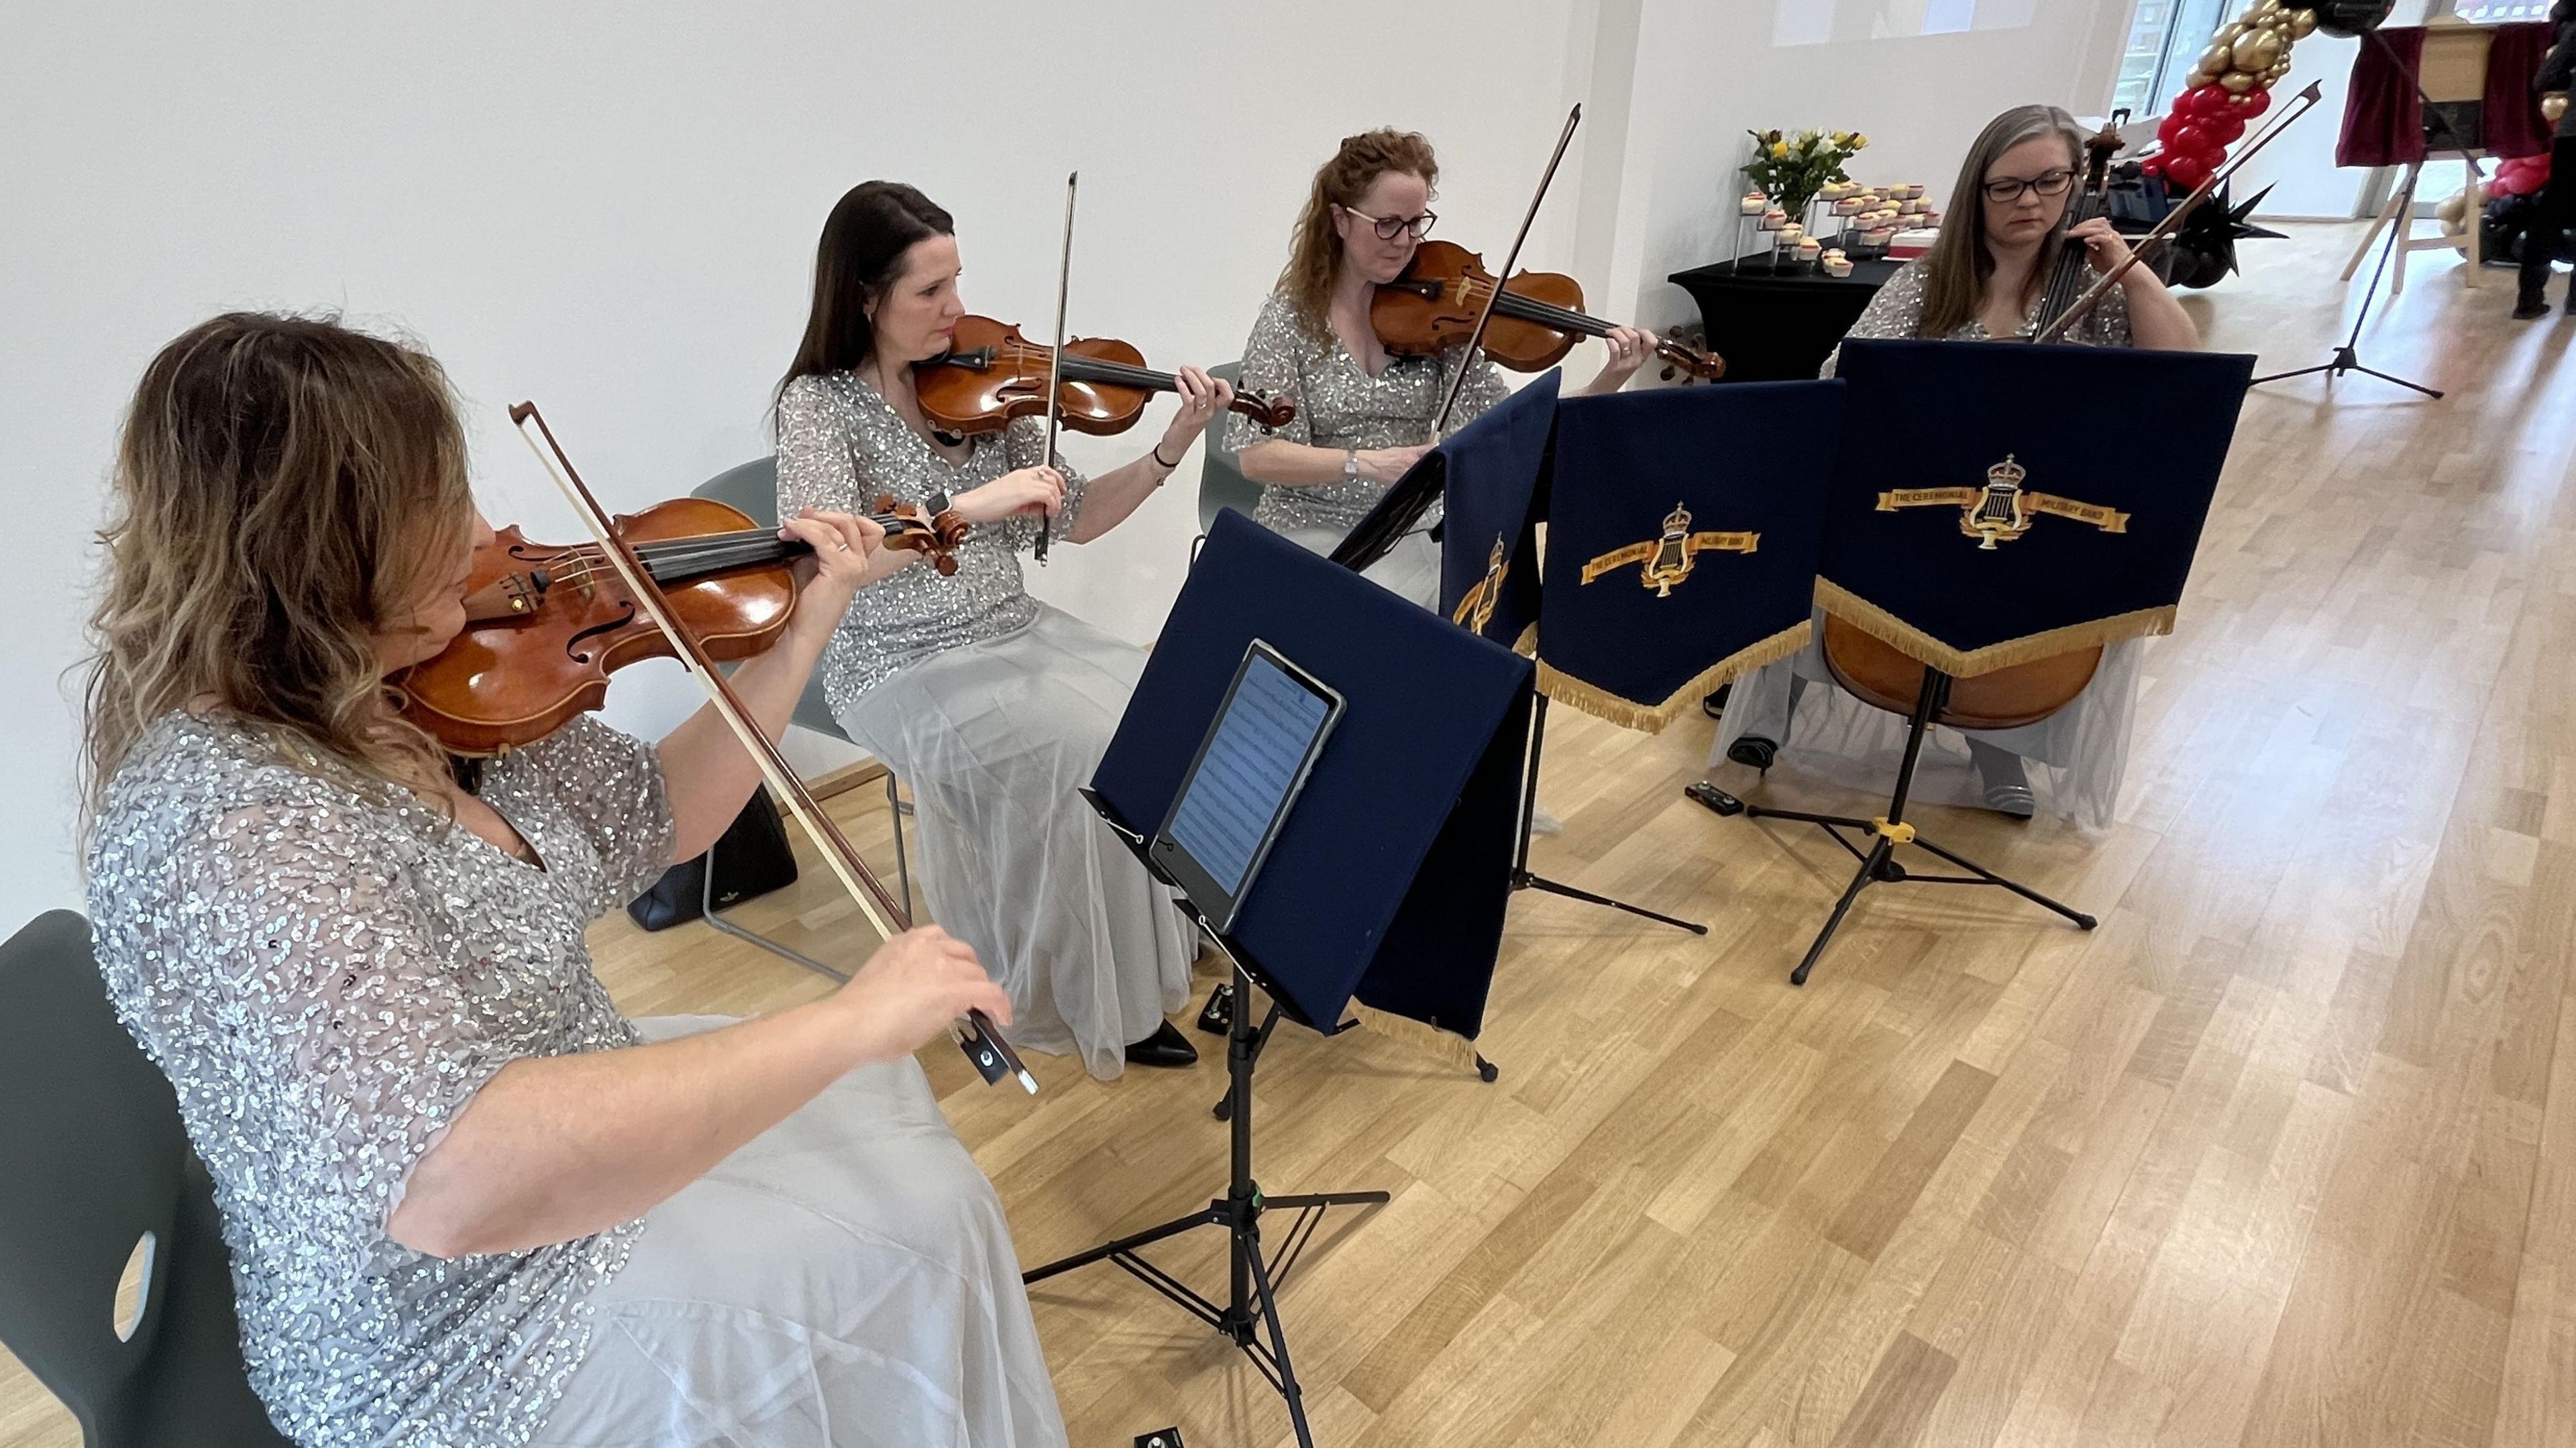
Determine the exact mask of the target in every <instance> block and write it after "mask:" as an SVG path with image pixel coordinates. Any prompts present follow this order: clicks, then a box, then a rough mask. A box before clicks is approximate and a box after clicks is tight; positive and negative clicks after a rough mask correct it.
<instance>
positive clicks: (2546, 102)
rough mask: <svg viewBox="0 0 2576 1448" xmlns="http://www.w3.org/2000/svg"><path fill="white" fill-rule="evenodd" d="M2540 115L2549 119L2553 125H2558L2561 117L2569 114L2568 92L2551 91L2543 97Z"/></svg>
mask: <svg viewBox="0 0 2576 1448" xmlns="http://www.w3.org/2000/svg"><path fill="white" fill-rule="evenodd" d="M2540 113H2541V114H2542V115H2544V116H2546V117H2548V118H2549V120H2550V122H2551V124H2553V125H2554V124H2556V123H2557V120H2558V118H2559V117H2560V116H2563V115H2565V114H2567V92H2565V91H2551V92H2550V93H2549V94H2547V95H2545V96H2542V97H2541V98H2540Z"/></svg>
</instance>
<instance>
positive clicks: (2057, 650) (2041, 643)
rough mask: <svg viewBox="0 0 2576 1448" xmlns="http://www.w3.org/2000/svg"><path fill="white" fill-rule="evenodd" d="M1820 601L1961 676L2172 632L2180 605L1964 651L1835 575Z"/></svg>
mask: <svg viewBox="0 0 2576 1448" xmlns="http://www.w3.org/2000/svg"><path fill="white" fill-rule="evenodd" d="M1816 602H1817V603H1818V604H1819V605H1820V606H1822V607H1823V609H1824V610H1825V612H1827V613H1830V614H1832V615H1833V616H1834V617H1836V618H1838V619H1841V620H1842V621H1843V622H1845V623H1847V624H1850V625H1851V626H1852V627H1854V628H1856V629H1859V630H1860V631H1861V632H1862V633H1865V634H1868V635H1869V636H1870V637H1872V638H1875V639H1877V640H1879V641H1880V642H1882V643H1884V644H1886V645H1888V646H1889V647H1891V648H1893V649H1895V650H1896V651H1897V652H1898V653H1901V654H1903V655H1905V656H1906V657H1907V658H1910V659H1913V660H1914V661H1916V662H1917V663H1922V664H1928V665H1930V666H1931V667H1933V668H1936V669H1939V670H1940V671H1941V672H1943V673H1945V674H1948V675H1950V676H1951V677H1953V678H1959V679H1968V678H1974V677H1976V676H1977V675H1979V674H1991V673H1993V672H1994V671H1995V670H1997V669H2008V668H2011V667H2012V666H2013V665H2015V664H2026V663H2029V662H2030V661H2031V660H2033V659H2046V658H2054V657H2055V656H2057V655H2059V654H2068V653H2073V652H2074V651H2076V650H2077V649H2089V648H2094V647H2096V646H2098V645H2102V644H2115V643H2118V642H2120V641H2121V640H2123V639H2134V638H2144V637H2146V636H2147V635H2149V634H2169V633H2172V632H2173V628H2174V606H2173V605H2172V604H2170V603H2168V604H2166V605H2164V606H2163V607H2161V608H2142V609H2139V610H2137V611H2136V612H2134V613H2123V614H2114V615H2113V616H2111V617H2109V618H2097V619H2095V620H2093V621H2092V622H2091V623H2076V624H2068V625H2067V626H2066V627H2064V628H2053V629H2050V630H2048V631H2047V632H2045V633H2035V634H2026V635H2024V636H2023V637H2021V638H2017V639H2006V640H2004V641H2003V642H2002V643H1997V644H1988V645H1986V646H1985V647H1984V648H1981V649H1965V650H1962V649H1954V648H1952V647H1950V646H1949V645H1948V644H1945V643H1943V642H1941V641H1940V640H1939V639H1936V638H1934V637H1932V636H1931V635H1930V634H1928V633H1925V632H1924V631H1923V630H1921V629H1919V628H1916V627H1915V626H1914V625H1912V624H1910V623H1907V622H1906V621H1905V620H1903V619H1901V618H1898V617H1897V616H1896V615H1894V614H1892V613H1889V612H1888V611H1887V610H1886V609H1883V608H1881V607H1879V606H1878V605H1877V604H1874V603H1872V602H1870V601H1869V600H1868V599H1865V598H1863V597H1861V596H1860V595H1859V594H1857V593H1854V592H1852V591H1851V590H1850V589H1848V588H1845V587H1843V586H1842V585H1841V584H1839V583H1835V582H1833V581H1832V580H1830V579H1826V578H1818V579H1817V580H1816Z"/></svg>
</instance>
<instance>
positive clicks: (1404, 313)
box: [1369, 241, 1726, 382]
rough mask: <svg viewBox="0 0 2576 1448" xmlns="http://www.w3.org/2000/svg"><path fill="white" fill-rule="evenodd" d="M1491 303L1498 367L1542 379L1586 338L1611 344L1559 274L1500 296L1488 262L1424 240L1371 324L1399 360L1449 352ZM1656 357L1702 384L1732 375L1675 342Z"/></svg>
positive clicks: (1577, 289)
mask: <svg viewBox="0 0 2576 1448" xmlns="http://www.w3.org/2000/svg"><path fill="white" fill-rule="evenodd" d="M1489 297H1491V298H1493V303H1494V316H1493V320H1492V321H1490V322H1487V323H1486V324H1485V335H1484V339H1483V342H1482V346H1483V348H1484V352H1485V355H1486V356H1487V357H1490V358H1492V359H1493V361H1494V364H1495V365H1496V366H1498V367H1508V368H1510V369H1511V370H1513V371H1514V372H1538V371H1543V370H1545V369H1546V368H1549V367H1553V366H1555V365H1556V364H1557V363H1559V362H1562V361H1564V360H1565V354H1566V353H1568V352H1571V351H1573V350H1574V344H1575V342H1576V341H1578V340H1579V339H1581V338H1584V337H1606V336H1608V335H1609V334H1610V324H1609V323H1608V322H1605V321H1602V320H1601V319H1600V318H1598V317H1590V316H1586V315H1584V312H1583V288H1582V286H1581V285H1580V284H1579V283H1577V282H1576V281H1575V280H1574V278H1572V277H1570V276H1566V275H1564V274H1562V273H1559V272H1534V271H1524V272H1521V273H1519V274H1518V275H1516V276H1514V277H1513V278H1512V279H1511V281H1510V282H1508V283H1506V284H1504V286H1503V288H1502V294H1501V295H1500V296H1498V297H1497V296H1495V293H1494V275H1493V273H1491V272H1489V271H1487V270H1485V261H1484V258H1483V257H1480V256H1478V255H1477V254H1476V253H1474V252H1472V251H1469V250H1467V249H1466V248H1465V247H1463V246H1459V245H1457V244H1456V243H1455V242H1447V241H1426V242H1424V243H1422V245H1421V246H1419V247H1417V248H1415V250H1414V253H1413V260H1412V261H1410V262H1408V263H1406V265H1405V268H1404V274H1403V275H1402V276H1399V277H1397V278H1396V279H1395V280H1394V281H1391V282H1381V283H1379V284H1378V288H1377V296H1376V298H1375V299H1374V300H1372V301H1371V302H1370V303H1369V325H1370V327H1372V328H1373V329H1374V330H1375V331H1376V332H1377V339H1378V341H1379V342H1381V343H1383V344H1384V345H1385V347H1386V350H1388V351H1389V352H1392V353H1395V354H1396V355H1398V356H1425V355H1432V354H1437V353H1441V352H1446V351H1448V350H1449V349H1450V348H1452V347H1455V346H1458V345H1459V344H1461V343H1463V342H1465V341H1466V340H1467V338H1468V335H1469V334H1470V333H1472V332H1474V331H1475V330H1476V318H1477V316H1478V314H1479V313H1481V312H1482V311H1483V310H1484V308H1485V302H1486V299H1487V298H1489ZM1655 355H1656V356H1658V357H1661V358H1663V359H1664V361H1665V362H1666V363H1667V364H1669V367H1670V369H1672V370H1668V371H1667V372H1666V373H1665V374H1664V375H1665V376H1667V377H1670V376H1672V375H1673V371H1679V372H1683V373H1687V374H1689V375H1690V376H1692V377H1695V378H1698V379H1699V380H1701V381H1703V382H1710V381H1715V380H1716V379H1718V378H1720V377H1723V376H1725V375H1726V361H1725V359H1724V358H1722V357H1719V356H1718V355H1717V354H1716V353H1714V352H1704V351H1702V350H1700V349H1699V348H1697V347H1693V346H1691V345H1690V344H1688V343H1686V342H1681V341H1677V340H1675V339H1673V338H1671V337H1658V338H1656V339H1655Z"/></svg>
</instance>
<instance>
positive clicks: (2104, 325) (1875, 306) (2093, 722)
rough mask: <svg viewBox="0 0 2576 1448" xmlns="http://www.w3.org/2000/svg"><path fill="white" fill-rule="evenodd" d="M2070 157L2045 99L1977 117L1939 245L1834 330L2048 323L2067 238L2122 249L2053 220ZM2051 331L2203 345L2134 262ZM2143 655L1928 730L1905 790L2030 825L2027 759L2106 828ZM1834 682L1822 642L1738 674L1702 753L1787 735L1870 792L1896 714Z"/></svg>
mask: <svg viewBox="0 0 2576 1448" xmlns="http://www.w3.org/2000/svg"><path fill="white" fill-rule="evenodd" d="M2083 158H2084V131H2083V129H2082V128H2081V127H2079V126H2077V125H2076V123H2075V118H2074V117H2072V116H2070V115H2068V114H2067V113H2066V112H2064V111H2062V110H2059V109H2058V108H2057V107H2055V106H2016V107H2014V108H2013V109H2012V110H2009V111H2006V112H2004V113H2003V114H2002V115H2000V116H1997V117H1995V118H1994V119H1993V120H1992V121H1990V122H1988V123H1987V125H1986V128H1985V130H1984V131H1983V132H1981V133H1979V135H1978V136H1977V140H1976V143H1975V144H1974V145H1972V146H1970V147H1969V148H1968V156H1967V159H1966V161H1965V162H1964V163H1963V164H1962V165H1961V166H1960V168H1959V180H1958V184H1957V185H1956V186H1955V187H1954V188H1953V189H1952V190H1951V193H1950V214H1949V218H1948V219H1947V221H1945V222H1944V224H1943V225H1942V227H1941V239H1940V240H1939V241H1937V242H1935V243H1933V246H1932V250H1931V251H1930V252H1929V253H1927V254H1926V255H1924V256H1922V257H1920V258H1917V259H1916V260H1914V261H1910V262H1907V263H1906V264H1905V265H1904V266H1902V267H1900V268H1898V269H1897V272H1896V275H1894V276H1892V277H1890V278H1888V280H1887V284H1886V285H1885V286H1883V287H1881V288H1879V290H1878V294H1877V295H1876V296H1875V297H1872V298H1871V299H1870V303H1869V308H1868V310H1866V311H1864V312H1862V313H1861V315H1860V320H1859V321H1857V322H1854V323H1853V324H1852V328H1851V331H1850V332H1848V333H1846V334H1845V335H1846V336H1850V337H1917V338H1930V339H1934V340H1948V341H1978V340H1983V339H1988V338H1996V337H2004V338H2011V337H2029V336H2031V335H2032V334H2034V333H2035V332H2037V331H2038V329H2039V328H2040V327H2041V326H2043V325H2045V324H2046V323H2047V322H2049V321H2051V320H2053V319H2052V318H2046V317H2042V316H2040V315H2038V312H2039V308H2040V305H2041V296H2042V294H2043V293H2044V292H2045V291H2046V290H2047V288H2048V274H2049V272H2050V271H2051V270H2052V269H2053V268H2054V266H2055V263H2056V260H2057V258H2058V256H2059V255H2061V254H2062V249H2063V244H2064V243H2065V242H2067V241H2070V240H2072V241H2080V242H2082V243H2083V244H2084V253H2085V260H2086V261H2087V262H2089V263H2090V264H2091V265H2092V267H2093V268H2094V269H2095V270H2096V271H2108V270H2110V269H2111V268H2112V267H2115V266H2117V265H2119V264H2120V262H2121V261H2122V260H2123V259H2125V258H2126V257H2127V256H2128V254H2129V247H2128V243H2126V242H2124V241H2122V240H2121V239H2120V237H2119V235H2118V234H2117V233H2115V232H2114V231H2112V229H2111V223H2110V221H2109V220H2108V219H2106V218H2102V217H2094V218H2092V219H2090V220H2087V221H2083V222H2079V223H2077V224H2075V225H2073V226H2069V225H2067V224H2066V216H2067V212H2068V210H2069V207H2070V203H2071V202H2072V201H2073V199H2074V195H2075V183H2076V180H2077V178H2078V177H2079V176H2080V175H2081V174H2082V167H2083V164H2084V160H2083ZM2064 340H2065V341H2067V342H2070V343H2075V344H2078V345H2083V346H2095V347H2151V348H2158V349H2162V350H2166V351H2188V350H2190V349H2191V348H2194V347H2197V346H2198V345H2199V344H2200V330H2199V328H2197V327H2195V326H2193V325H2192V320H2191V317H2190V315H2189V314H2188V313H2186V312H2184V311H2183V309H2182V304H2181V303H2179V302H2177V301H2175V300H2174V297H2173V294H2172V293H2171V292H2169V291H2167V290H2166V289H2165V284H2164V282H2163V281H2162V280H2160V279H2159V278H2158V277H2157V276H2156V274H2155V273H2154V272H2153V271H2152V270H2150V269H2148V268H2147V267H2144V266H2134V267H2131V268H2129V270H2128V271H2127V272H2126V273H2124V274H2122V276H2121V278H2120V285H2118V286H2117V287H2114V288H2112V289H2111V290H2110V291H2108V292H2106V293H2104V294H2103V297H2102V300H2101V302H2100V303H2099V304H2097V305H2096V306H2095V307H2094V308H2093V310H2092V311H2091V313H2090V314H2088V315H2087V316H2085V317H2084V318H2083V319H2082V320H2081V321H2079V322H2077V323H2076V324H2075V326H2074V327H2073V328H2072V329H2070V330H2069V331H2068V332H2067V333H2066V335H2065V338H2064ZM1841 355H1842V354H1841V351H1840V349H1836V351H1835V353H1834V355H1833V356H1831V357H1828V358H1826V359H1825V366H1824V375H1825V376H1828V377H1830V376H1832V375H1833V374H1834V366H1835V363H1836V362H1837V361H1839V360H1840V358H1841ZM2142 649H2143V644H2142V641H2140V640H2136V639H2131V640H2129V641H2127V642H2125V643H2118V644H2113V645H2111V646H2110V647H2108V648H2107V649H2105V650H2104V651H2103V654H2102V662H2101V666H2100V667H2099V669H2098V670H2097V671H2096V672H2095V674H2094V676H2093V681H2092V683H2090V684H2089V685H2087V686H2086V687H2085V689H2084V692H2083V693H2081V694H2079V695H2077V696H2076V697H2075V699H2074V700H2073V701H2072V702H2071V703H2069V704H2067V705H2066V706H2065V707H2064V708H2062V709H2060V710H2058V711H2057V712H2056V713H2055V714H2053V715H2051V716H2049V717H2048V718H2046V719H2043V720H2041V721H2040V722H2038V723H2036V724H2028V725H2024V726H2022V727H2020V728H2017V729H1997V730H1952V729H1948V728H1942V729H1937V730H1935V731H1934V732H1933V734H1932V736H1931V738H1930V741H1929V743H1927V747H1926V754H1925V759H1926V764H1925V767H1924V769H1923V771H1922V773H1921V774H1920V775H1918V777H1917V778H1918V781H1919V783H1918V785H1917V789H1916V795H1917V797H1918V798H1921V799H1925V800H1927V801H1929V802H1933V803H1944V804H1964V805H1970V806H1982V807H1984V808H1987V809H1991V810H1995V811H1997V812H1998V813H2002V814H2006V815H2010V816H2012V817H2014V818H2016V819H2028V818H2030V817H2031V816H2032V815H2033V814H2034V813H2036V812H2037V808H2038V804H2039V795H2038V791H2037V790H2036V789H2035V788H2034V787H2033V784H2032V773H2031V769H2030V768H2029V766H2031V765H2037V766H2039V769H2040V774H2041V775H2042V776H2043V777H2044V778H2045V779H2046V780H2047V781H2048V782H2049V784H2050V786H2051V787H2050V805H2051V809H2052V811H2053V812H2055V813H2058V814H2062V815H2065V816H2066V817H2068V818H2070V819H2073V820H2076V821H2077V822H2079V823H2083V824H2088V825H2092V826H2095V827H2104V826H2108V825H2109V824H2110V823H2111V813H2112V809H2113V807H2114V806H2115V805H2116V804H2117V803H2118V801H2119V793H2120V778H2121V775H2122V774H2123V773H2124V772H2125V770H2126V766H2127V761H2128V752H2129V725H2130V720H2131V716H2132V715H2133V714H2134V713H2135V712H2136V706H2137V686H2138V666H2139V662H2140V658H2141V656H2142ZM1831 680H1832V675H1831V673H1830V672H1829V671H1828V670H1827V668H1826V666H1825V660H1824V653H1823V649H1822V646H1821V645H1816V646H1811V647H1809V648H1808V650H1807V651H1806V652H1805V653H1802V654H1800V655H1798V656H1796V657H1795V658H1789V659H1783V660H1781V661H1780V662H1778V663H1776V664H1772V665H1769V666H1767V667H1765V668H1763V669H1761V670H1760V671H1758V672H1757V673H1755V674H1754V675H1753V676H1752V677H1751V678H1749V679H1746V680H1745V681H1744V682H1743V683H1741V684H1740V685H1738V686H1737V687H1736V689H1735V690H1734V697H1733V698H1732V700H1731V701H1730V702H1729V703H1728V704H1727V706H1726V722H1725V724H1724V725H1723V726H1722V727H1721V728H1720V729H1719V730H1718V736H1717V747H1716V749H1715V751H1714V752H1713V755H1712V757H1711V759H1710V761H1709V762H1710V763H1711V764H1712V765H1714V764H1715V763H1717V762H1718V761H1719V760H1721V759H1726V760H1732V761H1734V762H1735V763H1738V764H1748V765H1751V766H1753V767H1755V768H1757V769H1769V768H1770V767H1771V765H1772V763H1773V762H1774V760H1775V758H1778V757H1781V756H1783V754H1784V751H1785V746H1786V745H1788V744H1789V743H1791V742H1794V743H1795V744H1796V745H1797V746H1798V749H1797V751H1796V755H1795V757H1794V759H1793V760H1792V762H1794V763H1796V764H1798V765H1800V766H1802V767H1805V768H1808V769H1810V770H1811V771H1815V772H1821V773H1824V774H1827V775H1829V776H1836V777H1841V778H1844V779H1845V780H1846V782H1849V783H1852V784H1854V785H1858V786H1861V787H1874V786H1883V785H1884V783H1885V765H1884V761H1885V760H1887V759H1889V758H1892V757H1893V756H1894V753H1895V750H1896V749H1897V747H1898V745H1899V742H1900V740H1901V736H1902V735H1903V733H1904V726H1905V722H1906V721H1904V720H1901V719H1898V718H1896V717H1895V716H1894V715H1891V714H1887V713H1885V712H1883V711H1880V710H1877V709H1873V708H1871V707H1869V706H1868V705H1866V704H1863V703H1861V702H1860V701H1859V700H1858V699H1856V698H1853V697H1852V696H1851V695H1849V694H1846V693H1844V692H1843V691H1842V690H1840V689H1837V688H1835V687H1833V685H1832V682H1831ZM1811 683H1812V684H1819V685H1822V687H1818V688H1810V687H1808V686H1809V685H1810V684H1811ZM1962 755H1964V758H1962ZM1945 764H1947V765H1950V766H1954V767H1949V768H1944V767H1943V766H1944V765H1945ZM1838 766H1839V767H1838Z"/></svg>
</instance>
